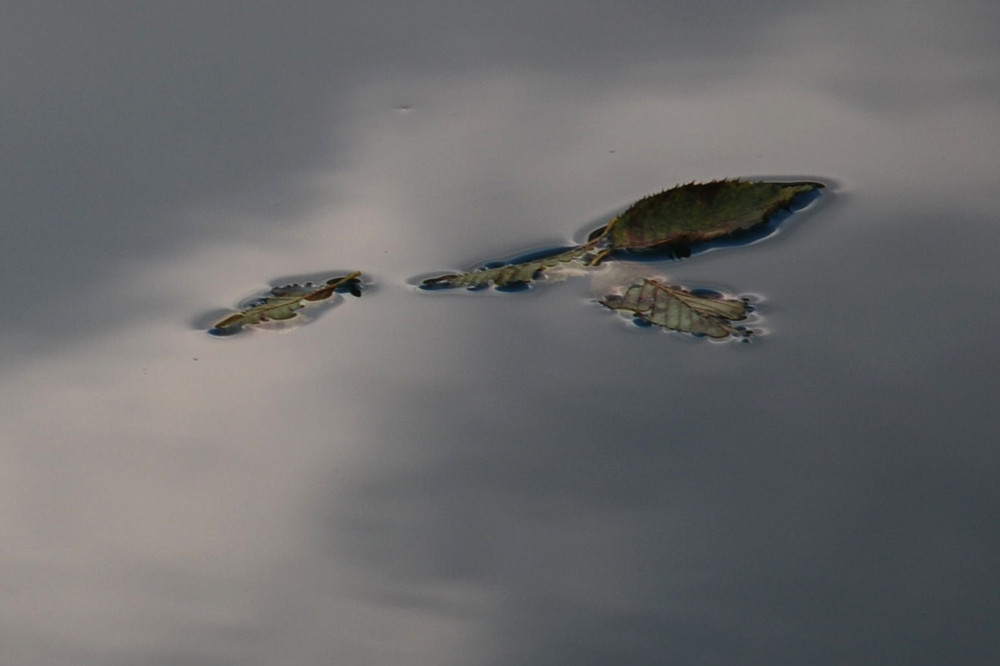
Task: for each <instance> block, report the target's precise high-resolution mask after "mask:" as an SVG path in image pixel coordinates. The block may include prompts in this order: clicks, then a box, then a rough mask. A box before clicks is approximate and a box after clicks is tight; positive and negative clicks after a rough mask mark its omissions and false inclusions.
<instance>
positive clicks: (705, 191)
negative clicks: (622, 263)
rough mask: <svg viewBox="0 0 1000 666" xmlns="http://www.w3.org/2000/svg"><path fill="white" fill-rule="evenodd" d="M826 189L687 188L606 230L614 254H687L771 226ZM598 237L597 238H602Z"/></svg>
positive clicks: (656, 197) (729, 183)
mask: <svg viewBox="0 0 1000 666" xmlns="http://www.w3.org/2000/svg"><path fill="white" fill-rule="evenodd" d="M822 187H824V186H823V184H822V183H813V182H796V183H775V182H764V181H756V182H754V181H741V180H715V181H711V182H708V183H688V184H687V185H678V186H677V187H673V188H671V189H669V190H665V191H663V192H660V193H659V194H653V195H651V196H648V197H645V198H643V199H640V200H639V201H637V202H636V203H634V204H632V206H630V207H629V208H628V209H627V210H626V211H625V212H624V213H622V214H621V216H620V217H618V218H616V219H614V220H612V221H611V222H610V223H609V224H608V226H607V227H605V228H603V229H602V230H598V232H601V233H603V234H606V236H607V238H608V247H609V249H611V250H643V249H648V248H654V247H656V248H669V247H678V248H682V252H681V255H682V256H683V254H684V252H683V249H684V248H687V247H688V246H690V245H692V244H694V243H699V242H703V241H708V240H712V239H715V238H720V237H723V236H728V235H730V234H732V233H734V232H737V231H741V230H746V229H750V228H752V227H755V226H757V225H758V224H762V223H764V222H767V220H768V219H770V217H771V216H772V215H774V214H775V213H776V212H778V211H779V210H781V209H785V208H788V206H789V205H790V204H791V203H792V200H793V199H794V198H795V197H797V196H799V195H801V194H805V193H808V192H813V191H815V190H817V189H820V188H822ZM598 232H595V233H598Z"/></svg>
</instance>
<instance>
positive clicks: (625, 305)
mask: <svg viewBox="0 0 1000 666" xmlns="http://www.w3.org/2000/svg"><path fill="white" fill-rule="evenodd" d="M601 303H602V304H603V305H606V306H607V307H609V308H611V309H613V310H618V311H620V312H627V313H630V314H632V315H634V316H635V317H637V318H638V319H640V320H641V321H644V322H646V323H649V324H654V325H656V326H662V327H663V328H667V329H670V330H672V331H681V332H683V333H693V334H695V335H707V336H708V337H710V338H728V337H729V336H731V335H732V336H739V337H746V336H748V335H749V334H750V333H749V331H748V330H746V329H744V328H740V327H738V326H736V325H735V324H734V322H737V321H742V320H743V319H746V316H747V304H746V303H745V302H743V301H740V300H736V299H731V298H722V297H719V296H715V295H711V296H707V295H701V294H695V293H693V292H690V291H688V290H686V289H681V288H679V287H670V286H668V285H665V284H663V283H662V282H660V281H658V280H654V279H650V278H646V279H644V280H643V281H642V282H640V283H638V284H633V285H629V286H628V287H627V288H626V289H625V290H624V292H622V293H621V294H620V295H619V294H613V295H610V296H605V297H604V298H603V299H601Z"/></svg>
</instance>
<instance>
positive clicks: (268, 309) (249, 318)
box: [210, 271, 361, 335]
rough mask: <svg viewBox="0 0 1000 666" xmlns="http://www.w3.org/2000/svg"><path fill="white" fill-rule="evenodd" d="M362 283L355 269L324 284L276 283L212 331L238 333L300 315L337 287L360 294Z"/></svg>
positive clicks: (226, 333)
mask: <svg viewBox="0 0 1000 666" xmlns="http://www.w3.org/2000/svg"><path fill="white" fill-rule="evenodd" d="M360 284H361V271H354V272H353V273H350V274H349V275H344V276H342V277H335V278H330V279H329V280H327V281H326V284H324V285H322V286H317V285H314V284H311V283H306V284H289V285H285V286H282V287H274V288H272V289H271V291H270V292H268V294H267V295H266V296H264V297H262V298H259V299H257V300H256V301H254V302H253V303H251V304H250V305H248V306H247V307H246V308H244V309H243V310H241V311H240V312H237V313H236V314H232V315H230V316H228V317H226V318H225V319H223V320H221V321H218V322H216V323H215V325H214V326H213V328H212V329H211V331H210V333H213V334H214V335H232V334H233V333H238V332H239V331H240V330H242V328H243V327H244V326H249V325H253V324H261V323H264V322H268V321H284V320H287V319H293V318H295V317H296V316H297V315H298V313H297V312H296V311H297V310H301V309H302V308H304V307H305V306H306V305H308V304H310V303H317V302H320V301H325V300H327V299H329V298H330V297H331V296H333V295H334V293H336V292H338V291H346V292H348V293H350V294H351V295H353V296H361V289H360Z"/></svg>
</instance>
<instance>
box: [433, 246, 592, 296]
mask: <svg viewBox="0 0 1000 666" xmlns="http://www.w3.org/2000/svg"><path fill="white" fill-rule="evenodd" d="M594 247H595V245H594V244H593V243H587V244H586V245H581V246H579V247H574V248H572V249H570V250H566V251H565V252H560V253H559V254H554V255H550V256H547V257H542V258H540V259H533V260H531V261H525V262H521V263H517V264H507V265H504V266H498V267H496V268H480V269H478V270H475V271H470V272H468V273H460V274H449V275H441V276H439V277H434V278H428V279H426V280H424V281H423V283H422V284H421V288H423V289H450V288H454V287H468V288H469V289H478V288H480V287H485V286H486V285H488V284H490V283H493V284H494V285H496V286H497V287H510V286H514V285H519V284H526V283H528V282H532V281H534V280H536V279H538V277H539V276H540V275H541V274H542V272H543V271H546V270H548V269H551V268H557V267H560V266H564V265H568V264H578V265H580V266H587V265H589V263H590V261H591V260H592V258H593V251H594Z"/></svg>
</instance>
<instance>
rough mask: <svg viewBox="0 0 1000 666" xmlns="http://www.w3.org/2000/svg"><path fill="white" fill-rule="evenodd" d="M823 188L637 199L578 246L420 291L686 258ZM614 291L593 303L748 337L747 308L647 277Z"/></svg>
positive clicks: (712, 188)
mask: <svg viewBox="0 0 1000 666" xmlns="http://www.w3.org/2000/svg"><path fill="white" fill-rule="evenodd" d="M822 187H823V184H822V183H816V182H792V183H781V182H766V181H741V180H717V181H712V182H708V183H688V184H687V185H679V186H677V187H674V188H671V189H668V190H664V191H663V192H660V193H658V194H653V195H651V196H648V197H645V198H643V199H640V200H639V201H637V202H636V203H634V204H632V205H631V206H630V207H629V208H628V209H627V210H626V211H625V212H624V213H622V214H621V215H619V216H618V217H616V218H614V219H613V220H611V221H610V222H609V223H608V224H607V225H605V226H603V227H601V228H599V229H596V230H595V231H593V232H592V233H591V234H590V236H589V238H588V240H587V242H586V243H585V244H583V245H580V246H578V247H575V248H572V249H570V250H565V251H562V252H560V253H558V254H555V255H552V256H549V257H544V258H541V259H533V260H531V261H527V262H522V263H516V264H510V265H506V266H499V267H494V268H485V269H478V270H474V271H470V272H468V273H459V274H447V275H441V276H438V277H433V278H428V279H426V280H424V282H423V284H422V287H423V288H425V289H442V288H455V287H469V288H481V287H483V286H486V285H488V284H491V283H492V284H494V285H496V286H498V287H509V286H512V285H515V284H527V283H529V282H532V281H535V280H538V279H540V278H542V277H543V276H544V273H545V271H547V270H549V269H554V268H559V267H562V266H565V265H567V264H570V263H573V264H575V265H577V266H579V267H583V268H587V267H593V266H597V265H599V264H600V263H601V262H602V261H605V260H607V259H608V258H616V257H621V256H627V255H628V254H629V253H636V252H644V251H650V250H654V251H660V252H663V253H664V254H666V255H669V256H673V257H686V256H690V254H691V248H692V246H694V245H697V244H699V243H705V242H707V241H712V240H715V239H720V238H724V237H729V236H734V235H738V234H740V233H742V232H746V231H749V230H751V229H753V228H755V227H758V226H759V225H763V224H765V223H767V222H768V221H769V220H770V219H771V217H772V216H773V215H774V214H775V213H777V212H779V211H781V210H787V209H789V207H790V206H791V205H792V202H793V201H794V200H795V199H796V198H798V197H801V196H803V195H806V194H809V193H812V192H815V191H816V190H818V189H821V188H822ZM620 289H621V293H620V294H611V295H607V296H604V297H603V298H601V299H600V302H601V303H602V304H603V305H605V306H607V307H609V308H611V309H613V310H617V311H620V312H625V313H630V314H632V315H633V316H634V317H636V318H637V319H639V320H641V321H643V322H645V323H648V324H652V325H655V326H660V327H663V328H666V329H669V330H673V331H682V332H686V333H693V334H695V335H704V336H708V337H711V338H726V337H729V336H737V337H746V336H747V335H749V332H748V331H747V330H746V329H744V328H742V327H740V326H737V325H736V324H735V322H738V321H742V320H744V319H745V318H746V316H747V305H746V303H745V302H743V301H741V300H737V299H728V298H719V297H717V296H714V295H713V296H706V295H701V294H696V293H694V292H692V291H689V290H686V289H683V288H678V287H670V286H667V285H665V284H663V283H661V282H659V281H657V280H654V279H649V278H644V279H643V280H642V281H641V282H638V283H636V284H629V285H623V286H621V288H620Z"/></svg>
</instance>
